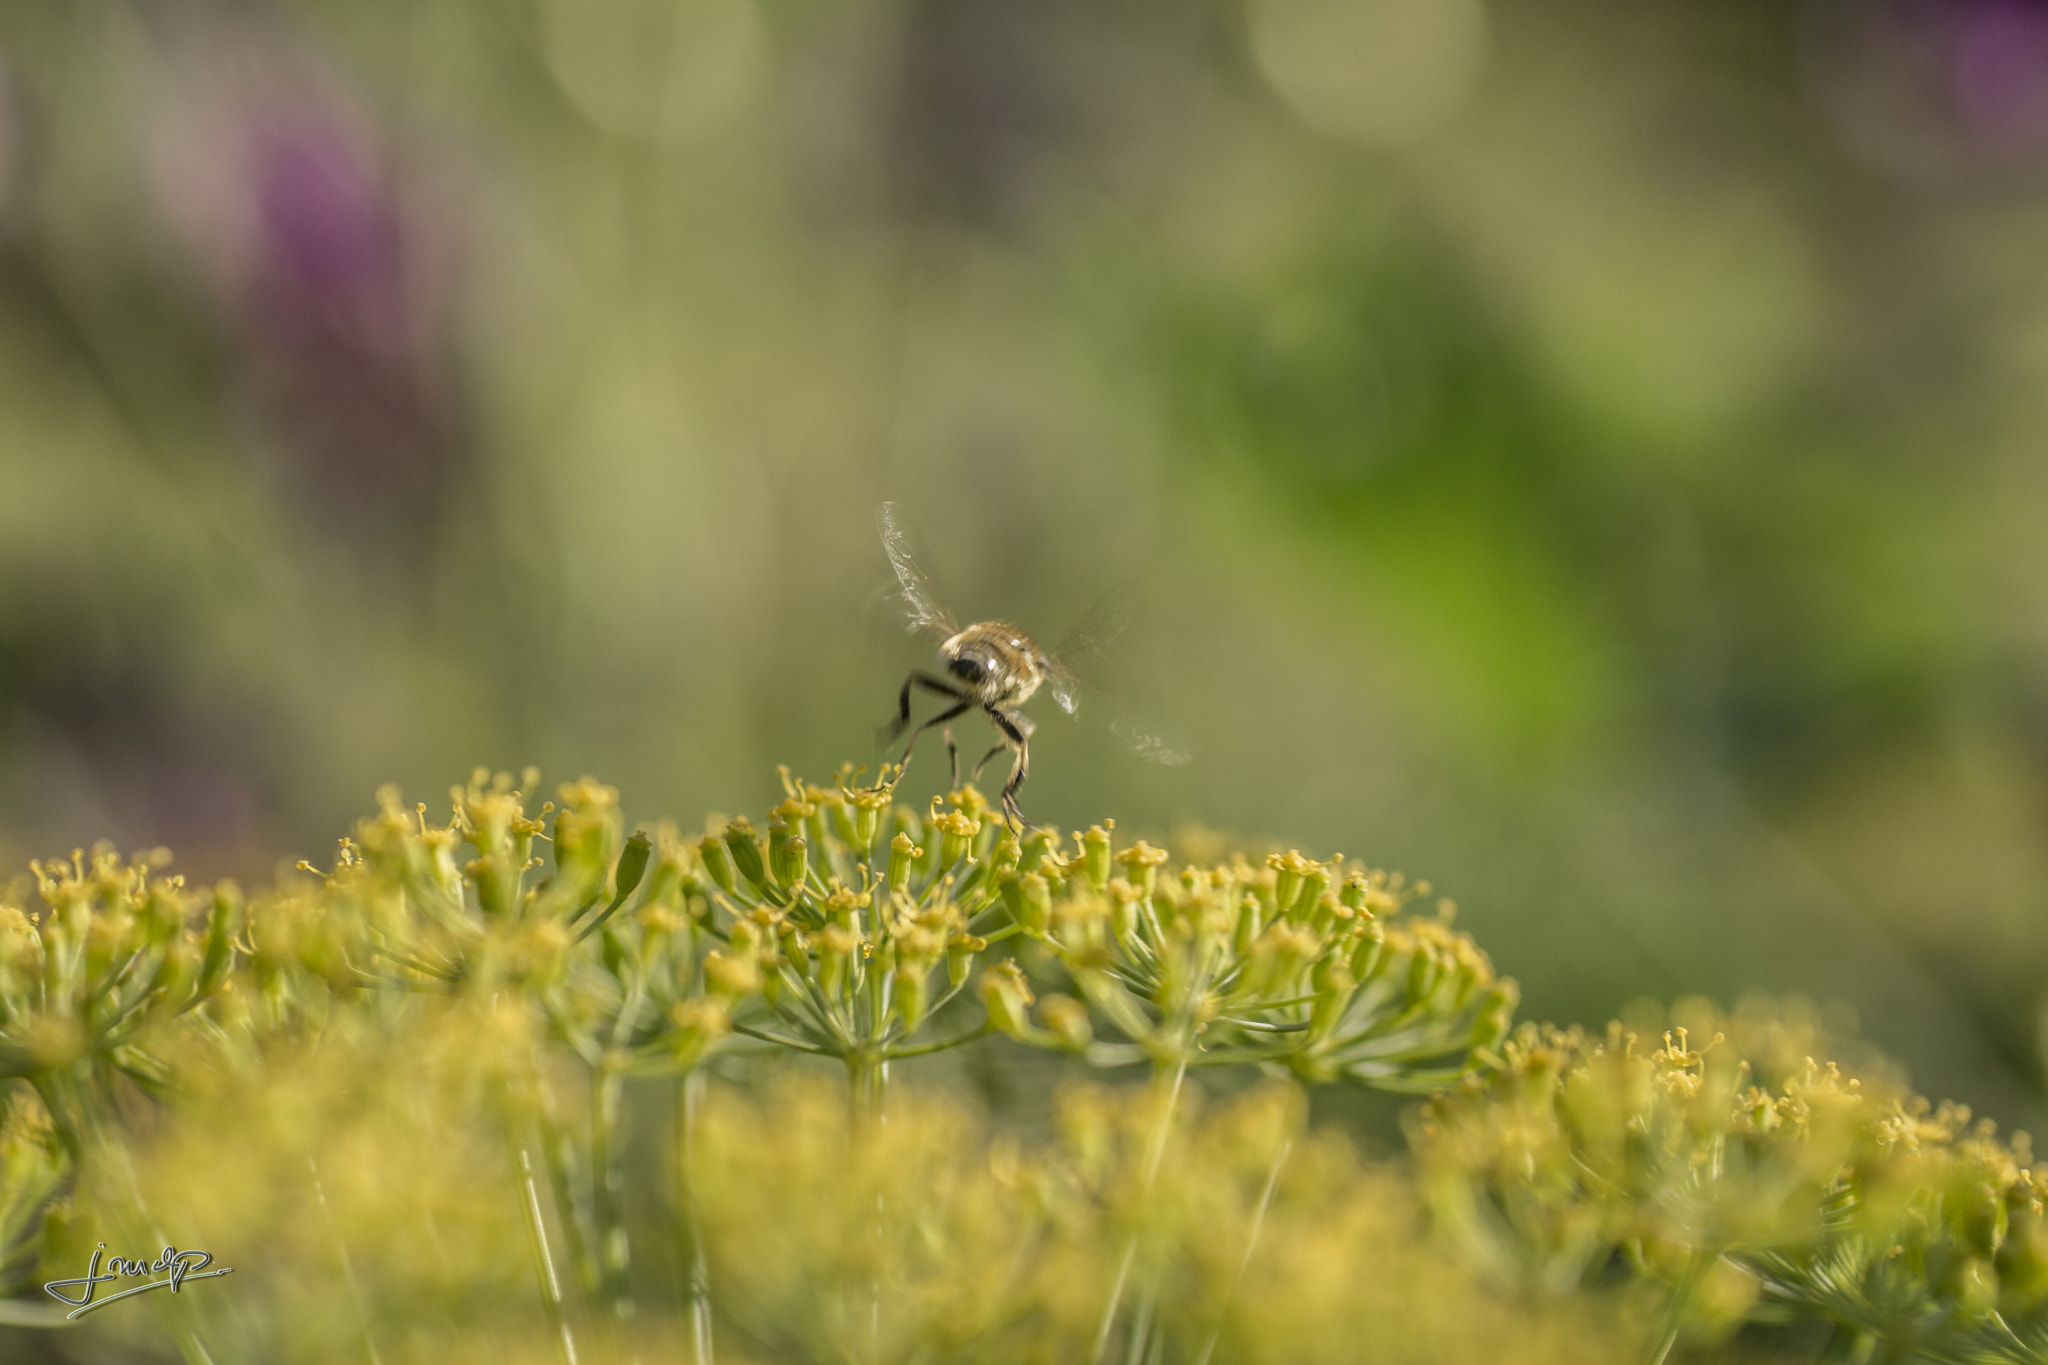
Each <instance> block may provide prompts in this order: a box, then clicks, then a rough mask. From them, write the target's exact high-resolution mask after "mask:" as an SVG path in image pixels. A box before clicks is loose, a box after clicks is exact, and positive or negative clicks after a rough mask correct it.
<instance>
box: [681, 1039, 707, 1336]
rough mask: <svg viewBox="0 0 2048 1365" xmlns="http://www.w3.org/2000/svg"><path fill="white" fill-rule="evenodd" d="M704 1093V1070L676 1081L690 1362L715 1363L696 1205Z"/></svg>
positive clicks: (700, 1222) (700, 1221)
mask: <svg viewBox="0 0 2048 1365" xmlns="http://www.w3.org/2000/svg"><path fill="white" fill-rule="evenodd" d="M703 1097H704V1077H703V1073H701V1072H699V1071H697V1070H695V1069H692V1070H690V1071H687V1072H685V1073H684V1074H683V1075H682V1076H681V1077H679V1078H678V1079H677V1081H676V1146H677V1151H676V1171H677V1184H678V1186H679V1188H678V1191H677V1193H678V1196H679V1198H678V1200H677V1204H678V1206H679V1211H680V1213H681V1216H682V1225H683V1236H684V1242H685V1246H684V1263H685V1267H686V1268H685V1272H684V1273H685V1276H686V1281H685V1283H686V1289H685V1294H686V1297H687V1301H688V1303H689V1306H690V1365H712V1359H711V1270H710V1266H709V1264H708V1262H707V1261H706V1259H705V1255H704V1221H703V1216H702V1211H701V1210H700V1209H699V1208H698V1206H697V1110H698V1107H699V1105H700V1104H701V1103H702V1101H703Z"/></svg>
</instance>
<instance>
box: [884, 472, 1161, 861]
mask: <svg viewBox="0 0 2048 1365" xmlns="http://www.w3.org/2000/svg"><path fill="white" fill-rule="evenodd" d="M875 522H876V525H877V527H878V528H879V529H880V531H881V534H882V550H883V552H884V553H885V554H887V555H888V556H889V567H890V568H892V569H894V570H895V571H896V582H897V584H898V585H899V586H900V588H901V589H902V592H901V596H902V599H903V604H904V606H905V607H906V609H907V610H908V612H909V616H910V629H912V630H913V631H921V632H924V633H926V634H929V635H935V636H938V637H940V641H941V642H940V644H939V662H940V663H941V664H942V665H943V666H944V668H945V673H946V676H944V677H934V676H933V675H932V674H930V673H926V672H924V671H922V670H918V669H913V670H912V671H911V673H910V676H909V677H907V678H905V679H904V680H903V690H902V692H901V693H900V694H899V695H898V696H897V698H896V717H895V719H894V720H893V721H892V722H891V723H890V724H889V725H888V726H887V727H886V728H887V733H888V737H889V740H890V741H891V742H894V741H895V740H896V739H898V738H900V737H901V736H902V734H903V732H904V730H905V729H907V728H908V727H909V725H910V693H911V691H912V689H913V688H922V689H924V690H925V691H927V692H931V693H935V694H936V695H938V696H940V697H943V698H945V699H946V700H947V701H949V702H950V703H951V705H949V706H947V707H946V708H945V709H944V710H941V711H939V712H938V713H937V714H935V715H933V716H930V717H928V718H927V719H926V720H924V721H923V722H922V723H920V724H919V725H918V726H917V728H916V729H914V730H912V731H911V733H910V742H909V743H908V744H906V745H905V746H904V748H903V756H902V757H901V758H900V759H898V760H897V765H898V767H899V768H901V767H906V766H908V765H909V763H910V755H911V752H912V750H914V749H916V747H917V739H918V736H919V735H922V734H923V733H924V732H925V731H926V730H929V729H931V728H932V727H933V726H934V725H943V724H945V723H946V722H947V721H950V720H952V719H953V718H954V717H956V716H960V715H964V714H966V713H967V712H968V711H970V710H980V711H981V712H983V713H984V714H985V715H987V716H988V718H989V720H990V721H991V722H992V723H993V724H994V725H995V727H996V731H997V733H998V734H999V735H1000V736H1001V739H1000V740H998V741H997V743H996V745H995V747H994V748H992V749H990V750H989V751H988V752H987V753H986V754H983V755H982V757H981V761H980V762H979V763H976V764H975V765H974V770H973V772H972V773H971V774H970V775H969V780H970V781H972V780H974V779H976V778H979V777H980V776H981V770H982V769H983V768H985V767H987V766H988V763H989V760H990V759H992V758H994V757H995V756H996V755H997V754H999V753H1001V752H1002V751H1003V750H1004V749H1009V750H1010V751H1011V752H1012V753H1013V754H1014V755H1015V757H1014V758H1013V759H1012V760H1011V763H1010V777H1009V780H1008V781H1007V782H1005V783H1004V784H1003V798H1002V799H1003V815H1004V816H1005V817H1006V818H1007V819H1008V820H1009V822H1010V824H1011V825H1012V826H1013V827H1015V828H1017V829H1020V830H1021V829H1022V828H1023V826H1024V817H1023V815H1022V813H1021V812H1020V810H1019V809H1018V805H1017V789H1018V788H1019V787H1022V786H1023V785H1024V779H1025V777H1026V776H1028V775H1029V773H1030V771H1031V734H1032V731H1033V730H1034V729H1036V728H1037V727H1035V726H1034V725H1033V724H1032V723H1031V721H1030V719H1029V718H1028V717H1026V716H1025V715H1023V714H1022V713H1021V712H1020V711H1019V710H1018V708H1019V707H1021V706H1022V705H1023V704H1024V703H1025V702H1027V701H1029V700H1030V699H1031V698H1032V697H1033V696H1035V695H1036V694H1037V692H1038V690H1039V688H1041V687H1043V688H1046V689H1047V690H1049V691H1050V692H1051V693H1052V697H1053V700H1054V701H1056V702H1058V703H1059V706H1060V709H1061V710H1062V711H1065V712H1067V713H1068V714H1069V715H1072V714H1073V713H1074V712H1075V711H1077V710H1078V709H1079V708H1080V704H1081V698H1080V685H1079V680H1078V679H1077V678H1076V676H1075V674H1074V671H1073V669H1072V667H1071V666H1070V663H1069V661H1070V660H1072V659H1074V658H1076V657H1079V656H1081V655H1085V654H1089V653H1093V652H1095V651H1097V650H1100V649H1101V648H1103V647H1104V646H1106V645H1107V644H1108V643H1109V642H1110V640H1111V639H1113V638H1114V637H1115V636H1116V635H1118V634H1120V633H1121V632H1122V629H1123V625H1124V622H1125V618H1126V616H1127V612H1126V610H1125V609H1124V606H1123V603H1122V602H1121V600H1120V599H1117V598H1109V599H1105V601H1104V602H1103V603H1102V604H1100V605H1098V606H1097V608H1096V610H1095V611H1094V612H1092V613H1090V615H1089V617H1088V619H1087V620H1085V621H1083V622H1082V623H1081V625H1080V627H1079V628H1077V629H1076V630H1075V632H1074V633H1073V635H1071V636H1070V637H1068V639H1066V640H1065V641H1062V642H1061V644H1060V646H1059V647H1058V648H1057V649H1055V650H1053V651H1052V652H1051V653H1047V652H1046V651H1045V650H1043V649H1041V648H1039V647H1038V645H1037V643H1036V642H1034V641H1033V640H1032V639H1031V637H1030V636H1028V635H1026V634H1025V633H1024V632H1023V631H1021V630H1019V629H1018V628H1017V627H1015V626H1013V625H1010V624H1009V623H1008V622H1006V621H977V622H975V623H973V624H972V625H969V626H966V627H964V628H963V627H962V626H961V625H960V624H959V623H958V622H957V621H955V620H954V619H953V615H952V613H950V612H948V611H947V610H946V609H945V608H944V607H942V606H940V605H939V600H938V597H937V595H936V594H935V593H934V592H933V591H932V585H931V580H930V579H929V578H927V577H926V576H925V573H924V570H923V569H922V568H920V567H919V566H918V563H917V559H916V557H915V556H914V555H912V554H911V552H910V545H909V535H908V532H907V531H906V530H905V528H904V526H903V523H902V520H901V518H900V517H899V516H898V514H897V509H896V504H895V503H893V502H885V503H883V504H882V507H881V510H880V512H878V513H877V514H876V517H875ZM1126 738H1128V739H1130V740H1131V742H1132V743H1133V744H1134V745H1135V746H1136V747H1137V749H1138V751H1139V753H1140V754H1142V755H1143V756H1145V757H1147V758H1150V759H1152V760H1154V761H1155V762H1162V763H1182V762H1185V761H1186V758H1185V756H1184V755H1182V754H1179V753H1177V752H1175V751H1174V750H1172V749H1170V748H1168V747H1167V746H1165V745H1164V744H1162V743H1161V742H1160V741H1158V740H1157V739H1154V738H1152V737H1151V736H1147V735H1141V734H1137V733H1135V732H1128V733H1127V734H1126ZM947 747H948V748H949V749H950V748H951V747H952V736H951V732H950V731H949V732H948V734H947ZM954 761H955V769H954V778H955V780H956V781H957V780H958V777H959V770H958V757H957V754H956V756H955V760H954Z"/></svg>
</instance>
